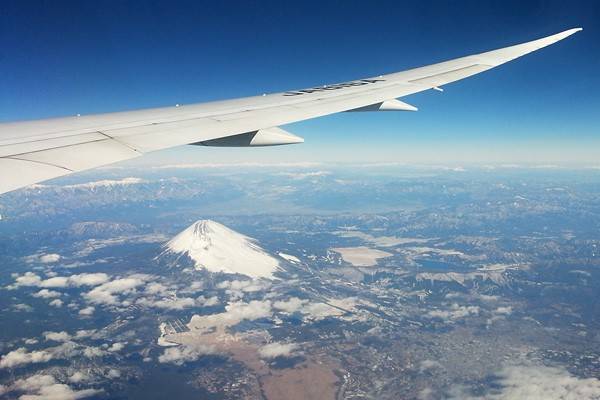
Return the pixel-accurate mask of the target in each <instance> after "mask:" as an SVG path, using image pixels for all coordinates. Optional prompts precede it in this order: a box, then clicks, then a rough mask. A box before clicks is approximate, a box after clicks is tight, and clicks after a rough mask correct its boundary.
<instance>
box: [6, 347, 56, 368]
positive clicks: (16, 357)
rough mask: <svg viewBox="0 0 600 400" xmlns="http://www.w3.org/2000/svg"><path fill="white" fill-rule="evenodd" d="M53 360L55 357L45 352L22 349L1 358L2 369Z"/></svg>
mask: <svg viewBox="0 0 600 400" xmlns="http://www.w3.org/2000/svg"><path fill="white" fill-rule="evenodd" d="M52 358H54V356H53V355H52V354H51V353H49V352H47V351H45V350H40V351H32V352H28V351H27V349H26V348H24V347H20V348H18V349H17V350H13V351H11V352H9V353H8V354H5V355H3V356H2V358H0V368H14V367H19V366H21V365H27V364H35V363H41V362H48V361H50V360H52Z"/></svg>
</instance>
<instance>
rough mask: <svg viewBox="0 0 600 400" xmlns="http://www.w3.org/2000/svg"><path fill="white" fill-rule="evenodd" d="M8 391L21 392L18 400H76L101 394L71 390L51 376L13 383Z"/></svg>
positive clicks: (39, 376) (87, 390) (35, 377)
mask: <svg viewBox="0 0 600 400" xmlns="http://www.w3.org/2000/svg"><path fill="white" fill-rule="evenodd" d="M9 391H16V392H23V393H24V394H22V395H21V396H20V397H19V399H20V400H76V399H83V398H86V397H90V396H94V395H96V394H98V393H101V392H102V391H101V390H97V389H83V390H73V389H72V388H71V387H70V386H68V385H65V384H63V383H59V382H57V381H56V379H55V378H54V377H53V376H51V375H42V374H37V375H33V376H30V377H29V378H26V379H19V380H17V381H15V383H14V384H13V385H11V387H10V388H9Z"/></svg>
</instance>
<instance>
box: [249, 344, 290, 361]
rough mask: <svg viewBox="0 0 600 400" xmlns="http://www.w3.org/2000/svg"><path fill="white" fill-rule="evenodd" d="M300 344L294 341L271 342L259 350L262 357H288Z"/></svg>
mask: <svg viewBox="0 0 600 400" xmlns="http://www.w3.org/2000/svg"><path fill="white" fill-rule="evenodd" d="M297 348H298V345H296V344H294V343H277V342H275V343H269V344H267V345H264V346H263V347H261V348H260V349H259V350H258V354H259V355H260V356H261V358H275V357H288V356H290V355H291V354H292V353H293V352H294V351H295V350H296V349H297Z"/></svg>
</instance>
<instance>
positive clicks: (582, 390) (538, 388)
mask: <svg viewBox="0 0 600 400" xmlns="http://www.w3.org/2000/svg"><path fill="white" fill-rule="evenodd" d="M496 377H497V379H498V382H497V383H498V385H495V386H497V388H494V389H492V390H491V391H490V393H486V394H485V396H472V395H470V394H469V392H468V390H466V388H465V387H464V386H461V387H456V388H454V389H453V390H452V391H451V393H450V394H451V398H453V399H464V400H476V399H487V400H521V399H528V400H598V399H600V380H598V379H596V378H578V377H576V376H573V375H571V374H570V373H569V372H568V371H566V370H565V369H564V368H559V367H546V366H531V365H527V366H525V365H520V366H508V367H505V368H503V369H502V370H501V371H500V372H499V373H498V374H496Z"/></svg>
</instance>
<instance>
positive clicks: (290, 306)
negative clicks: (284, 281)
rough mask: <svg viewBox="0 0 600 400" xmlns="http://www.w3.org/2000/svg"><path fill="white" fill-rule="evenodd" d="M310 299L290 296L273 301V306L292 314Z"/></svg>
mask: <svg viewBox="0 0 600 400" xmlns="http://www.w3.org/2000/svg"><path fill="white" fill-rule="evenodd" d="M307 303H308V300H304V299H299V298H297V297H290V298H289V299H288V300H285V301H284V300H280V301H276V302H274V303H273V308H275V309H277V310H281V311H284V312H287V313H290V314H293V313H295V312H297V311H299V310H300V309H302V308H303V307H304V306H305V305H306V304H307Z"/></svg>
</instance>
